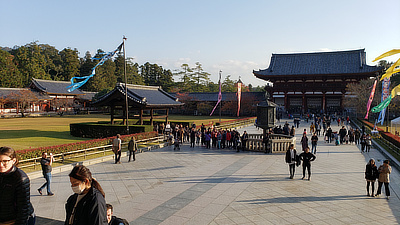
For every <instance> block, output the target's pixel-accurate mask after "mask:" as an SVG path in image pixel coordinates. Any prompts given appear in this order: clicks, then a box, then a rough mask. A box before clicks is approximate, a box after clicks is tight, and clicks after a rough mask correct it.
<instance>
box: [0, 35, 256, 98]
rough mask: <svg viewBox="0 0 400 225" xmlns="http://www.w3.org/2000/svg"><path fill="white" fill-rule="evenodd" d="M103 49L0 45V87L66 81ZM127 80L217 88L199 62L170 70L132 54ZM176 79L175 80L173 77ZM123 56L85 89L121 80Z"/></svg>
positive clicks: (171, 87) (230, 84)
mask: <svg viewBox="0 0 400 225" xmlns="http://www.w3.org/2000/svg"><path fill="white" fill-rule="evenodd" d="M103 52H104V51H103V50H101V49H98V50H97V53H96V55H94V56H92V55H91V54H90V52H89V51H87V52H86V53H85V56H84V57H83V58H81V57H79V51H78V50H77V49H76V48H74V49H71V48H64V49H63V50H61V51H60V50H58V49H56V48H55V47H54V46H51V45H49V44H38V43H37V42H32V43H29V44H26V45H24V46H15V47H13V48H10V47H0V87H10V88H20V87H27V86H28V85H29V84H30V83H31V80H32V78H38V79H45V80H58V81H69V80H70V79H71V78H72V77H76V76H87V75H90V74H91V69H92V68H93V67H94V66H95V65H96V64H97V62H98V60H93V59H92V58H93V57H94V58H98V57H100V56H101V53H103ZM126 62H127V65H126V66H127V69H126V75H127V80H128V83H130V84H140V85H152V86H161V87H162V88H163V89H164V90H165V91H168V92H218V90H219V86H218V83H214V82H212V81H210V73H208V72H206V71H204V70H203V68H202V65H201V63H199V62H197V63H196V64H195V65H194V66H193V67H191V66H190V65H188V64H182V66H181V68H180V70H177V71H174V72H172V71H171V70H170V69H164V68H163V67H162V66H159V65H157V64H151V63H149V62H147V63H145V64H143V65H139V64H138V63H135V62H134V61H133V60H132V59H131V58H127V59H126ZM174 78H175V79H176V81H175V80H174ZM124 81H125V79H124V58H123V55H122V54H120V55H117V56H116V57H114V58H113V59H112V60H108V61H106V62H105V63H104V64H103V65H101V66H98V67H97V68H96V75H95V76H93V77H92V78H91V79H90V80H89V81H88V82H87V83H86V84H85V85H84V86H83V87H82V88H81V89H82V90H85V91H95V92H99V91H103V90H111V89H112V88H114V86H115V84H116V83H117V82H124ZM235 84H236V81H235V80H231V79H230V76H229V75H228V76H227V77H225V79H224V80H223V83H222V90H223V91H227V92H233V91H235V90H236V88H235V86H236V85H235ZM243 91H263V88H262V87H257V88H253V87H252V86H251V84H250V85H248V86H245V87H244V88H243Z"/></svg>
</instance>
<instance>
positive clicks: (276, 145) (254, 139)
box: [246, 134, 296, 153]
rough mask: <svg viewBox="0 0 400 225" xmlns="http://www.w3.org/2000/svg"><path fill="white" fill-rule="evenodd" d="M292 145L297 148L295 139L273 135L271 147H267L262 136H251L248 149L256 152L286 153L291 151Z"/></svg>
mask: <svg viewBox="0 0 400 225" xmlns="http://www.w3.org/2000/svg"><path fill="white" fill-rule="evenodd" d="M291 144H294V145H295V147H296V138H295V137H292V136H288V135H281V134H271V135H270V139H269V143H268V145H269V146H266V145H265V143H264V142H263V140H262V135H261V134H249V139H248V140H247V142H246V149H248V150H249V151H256V152H270V153H284V152H286V151H287V150H288V149H289V146H290V145H291ZM267 148H268V149H267ZM267 150H268V151H267Z"/></svg>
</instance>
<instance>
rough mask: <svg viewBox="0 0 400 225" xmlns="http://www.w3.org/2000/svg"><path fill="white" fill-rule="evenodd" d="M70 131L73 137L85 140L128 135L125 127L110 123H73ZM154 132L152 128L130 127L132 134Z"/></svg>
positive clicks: (143, 126) (144, 126) (142, 126)
mask: <svg viewBox="0 0 400 225" xmlns="http://www.w3.org/2000/svg"><path fill="white" fill-rule="evenodd" d="M69 129H70V134H71V135H72V136H74V137H83V138H103V137H110V136H115V135H117V134H125V133H126V126H125V125H110V124H109V123H108V124H104V123H71V124H70V125H69ZM152 130H153V127H152V126H146V125H129V133H130V134H135V133H143V132H150V131H152Z"/></svg>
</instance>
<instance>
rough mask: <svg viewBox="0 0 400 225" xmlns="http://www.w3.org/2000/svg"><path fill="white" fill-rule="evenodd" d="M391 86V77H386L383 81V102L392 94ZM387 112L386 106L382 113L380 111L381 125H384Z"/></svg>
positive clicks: (379, 119)
mask: <svg viewBox="0 0 400 225" xmlns="http://www.w3.org/2000/svg"><path fill="white" fill-rule="evenodd" d="M389 87H390V78H387V77H385V78H384V79H383V81H382V98H381V102H383V101H385V99H387V98H388V97H389V95H390V92H389ZM385 113H386V108H384V109H383V110H382V111H381V112H380V113H379V118H378V121H377V123H379V122H381V125H383V121H385Z"/></svg>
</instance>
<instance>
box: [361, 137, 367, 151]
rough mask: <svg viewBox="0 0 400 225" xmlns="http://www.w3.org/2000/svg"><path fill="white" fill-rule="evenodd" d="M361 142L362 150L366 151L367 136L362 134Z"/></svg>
mask: <svg viewBox="0 0 400 225" xmlns="http://www.w3.org/2000/svg"><path fill="white" fill-rule="evenodd" d="M360 143H361V152H364V150H365V145H366V136H365V135H362V136H361V138H360Z"/></svg>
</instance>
